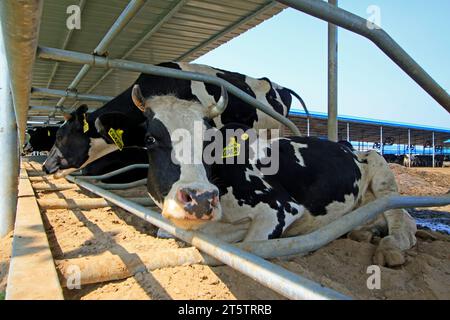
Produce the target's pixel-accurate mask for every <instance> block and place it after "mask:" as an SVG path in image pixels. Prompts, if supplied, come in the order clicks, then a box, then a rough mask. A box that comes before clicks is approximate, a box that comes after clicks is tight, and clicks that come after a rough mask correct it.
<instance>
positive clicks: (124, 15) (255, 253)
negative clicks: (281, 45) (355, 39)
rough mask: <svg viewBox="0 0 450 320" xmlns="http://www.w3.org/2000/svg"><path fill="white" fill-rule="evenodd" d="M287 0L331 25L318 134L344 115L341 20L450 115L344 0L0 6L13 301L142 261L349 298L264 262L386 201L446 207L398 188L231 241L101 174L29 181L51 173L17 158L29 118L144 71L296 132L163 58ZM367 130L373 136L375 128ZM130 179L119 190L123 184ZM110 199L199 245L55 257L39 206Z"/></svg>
mask: <svg viewBox="0 0 450 320" xmlns="http://www.w3.org/2000/svg"><path fill="white" fill-rule="evenodd" d="M286 7H292V8H294V9H297V10H299V11H301V12H303V13H305V14H308V15H312V16H314V17H316V18H318V19H321V20H324V21H326V22H327V23H328V24H329V34H328V43H329V79H328V81H329V82H328V83H329V86H328V88H329V106H328V114H327V118H326V119H327V120H326V121H327V123H326V126H325V122H324V121H325V118H323V117H322V118H320V119H321V121H322V122H321V123H320V125H319V122H317V123H316V124H314V123H313V122H314V121H316V120H317V121H319V117H317V116H316V117H315V116H314V115H312V116H311V118H310V119H309V121H311V123H310V126H312V127H310V129H309V130H313V131H317V132H319V131H320V135H322V133H323V134H324V133H325V128H326V129H327V130H326V132H327V136H328V138H329V139H330V140H333V141H336V140H337V138H338V135H339V136H341V135H342V133H341V130H340V129H341V128H340V126H341V124H340V125H339V126H338V118H337V113H338V109H337V89H336V88H337V87H336V86H337V37H336V32H337V29H338V27H340V28H344V29H347V30H350V31H352V32H355V33H357V34H359V35H361V36H363V37H366V38H368V39H369V40H371V41H373V42H374V43H375V44H376V45H377V46H378V47H379V48H380V49H381V50H382V51H383V52H385V53H386V54H387V55H388V56H389V57H390V58H391V59H392V60H393V61H394V62H395V63H396V64H397V65H398V66H399V67H400V68H401V69H402V70H403V71H404V72H406V73H407V74H408V75H409V76H410V77H411V78H413V79H414V80H415V81H416V82H417V83H418V85H419V86H420V87H422V88H423V89H424V90H425V91H426V92H427V93H429V94H430V95H431V96H432V97H433V98H434V99H435V100H436V101H437V102H438V103H439V104H440V105H442V107H443V108H445V109H446V110H447V111H449V112H450V97H449V95H448V93H447V92H446V91H445V90H444V89H443V88H442V87H440V86H439V84H437V83H436V82H435V81H434V80H433V79H432V78H431V77H430V76H429V75H428V74H427V73H426V72H425V70H423V69H422V68H421V66H420V65H419V64H418V63H416V62H415V61H414V60H413V59H412V58H411V57H410V56H409V55H408V54H407V53H406V52H405V51H404V50H403V49H402V48H401V47H400V46H399V45H398V44H397V43H396V42H395V41H394V40H393V39H392V38H391V37H390V36H389V35H388V34H387V33H386V32H385V31H383V30H382V29H381V28H368V27H367V21H366V20H365V19H363V18H361V17H359V16H356V15H354V14H351V13H350V12H347V11H345V10H343V9H340V8H339V7H338V6H337V1H336V0H330V1H329V2H328V3H327V2H325V1H321V0H280V1H267V0H248V1H240V0H230V1H219V0H171V1H166V0H164V1H163V0H156V1H145V0H130V1H129V0H95V1H87V0H79V1H73V0H45V1H43V0H17V1H15V0H14V1H13V0H7V1H1V2H0V19H1V29H2V35H3V39H2V41H1V44H0V45H1V48H0V49H1V51H2V52H3V53H4V54H2V55H0V57H1V59H2V61H1V68H0V69H1V70H8V72H2V74H1V75H0V113H1V114H2V118H1V120H0V121H1V123H0V128H1V130H0V148H1V154H2V157H3V158H2V160H3V161H2V170H0V174H1V177H0V179H1V181H2V184H1V185H0V236H4V235H5V234H7V233H8V232H10V231H11V230H12V229H13V227H14V240H13V249H12V257H11V264H10V270H9V276H8V286H7V291H6V298H7V299H63V298H64V297H63V294H62V286H68V285H69V283H68V281H69V280H68V278H67V277H65V276H67V275H68V276H69V278H70V275H71V271H70V270H72V269H71V266H73V265H77V266H78V267H80V268H84V269H83V270H82V271H83V272H82V274H81V279H78V280H80V281H81V283H83V284H86V283H96V282H101V281H111V280H114V279H123V278H125V277H129V276H132V275H134V274H136V273H138V272H141V271H142V269H141V266H142V265H144V267H145V268H146V269H147V270H153V269H158V268H164V267H174V266H180V265H192V264H205V265H212V266H216V265H222V264H225V265H228V266H230V267H232V268H233V269H235V270H237V271H239V272H241V273H242V274H244V275H246V276H248V277H250V278H251V279H253V280H255V281H256V282H258V283H260V284H261V285H263V286H266V287H268V288H270V289H272V290H274V291H275V292H277V293H278V294H280V295H282V296H284V297H287V298H290V299H348V296H346V295H344V294H342V293H340V292H337V291H335V290H332V289H329V288H326V287H324V286H323V285H321V284H319V283H316V282H313V281H311V280H309V279H307V278H305V277H303V276H300V275H299V274H296V273H294V272H291V271H289V270H287V269H286V268H283V267H281V266H280V265H278V264H275V263H273V262H271V261H268V260H267V259H273V258H277V257H285V256H290V255H293V254H305V253H307V252H310V251H314V250H316V249H318V248H320V247H322V246H324V245H325V244H327V243H329V242H330V241H332V240H334V239H337V238H338V237H340V236H342V235H343V234H346V233H347V232H349V231H350V230H353V229H354V228H355V227H357V226H359V225H362V224H363V223H365V222H367V221H369V220H370V219H373V218H374V217H376V216H377V215H378V214H380V213H381V212H383V211H385V210H387V209H393V208H405V207H429V206H441V205H447V204H450V197H449V196H429V197H406V196H390V197H386V198H380V199H378V200H376V201H374V202H372V203H370V204H368V205H367V206H363V207H361V208H359V209H357V210H356V211H354V212H352V213H349V214H348V215H346V216H345V217H344V218H342V219H339V220H336V221H335V222H334V223H333V224H332V225H329V226H326V227H324V228H322V229H320V230H318V231H316V232H314V233H311V234H308V235H305V236H299V237H292V238H284V239H277V240H265V241H257V242H250V243H238V244H235V245H232V244H228V243H225V242H223V241H220V240H218V239H216V238H215V237H212V236H209V235H205V234H202V233H201V232H194V231H187V230H184V229H180V228H177V227H175V226H174V225H173V224H171V223H170V222H169V221H168V220H166V219H164V218H163V217H162V216H161V214H160V213H159V212H158V211H156V209H155V207H149V199H148V198H145V199H142V198H138V199H135V198H133V199H132V198H126V197H124V196H120V195H119V194H117V193H114V192H112V191H110V190H107V188H106V186H105V185H103V184H99V183H96V182H94V181H92V180H93V179H92V178H93V177H84V176H80V174H79V173H76V172H75V173H73V174H71V175H68V176H67V177H66V183H65V184H64V183H62V184H61V183H56V182H54V181H53V182H51V183H49V184H46V185H37V184H33V183H32V182H36V181H40V182H42V181H45V179H46V178H45V177H44V178H43V177H42V174H41V173H42V172H40V168H39V167H37V166H36V165H35V164H30V163H27V160H26V159H20V156H19V154H20V149H21V147H22V146H23V143H24V142H25V130H26V128H27V126H31V127H33V126H39V125H49V124H57V123H58V122H59V121H61V120H63V118H62V117H61V114H62V112H67V111H70V110H72V109H73V108H74V107H76V106H77V105H79V104H81V103H84V102H87V103H88V104H89V107H90V108H91V109H95V108H98V107H100V106H101V105H103V104H104V103H105V102H107V101H109V100H111V99H112V98H114V97H115V96H116V95H118V94H119V93H120V92H121V91H123V90H124V89H125V88H127V87H128V86H129V85H130V84H131V83H133V81H134V80H135V79H136V77H137V76H138V74H139V73H140V72H143V73H148V74H155V75H162V76H165V77H173V78H177V79H187V80H195V81H201V82H205V83H209V84H214V85H217V86H221V87H223V88H224V90H226V91H228V92H229V93H231V94H232V95H234V96H236V97H239V98H240V99H242V100H243V101H245V102H247V103H248V104H250V105H252V106H253V107H255V108H256V109H258V110H260V111H262V112H264V113H266V114H268V115H269V116H271V117H272V118H274V119H276V120H277V121H279V122H281V123H282V124H284V125H285V126H286V127H288V128H289V129H290V130H291V131H292V132H293V133H294V134H297V135H299V134H300V131H299V129H298V128H297V126H296V125H295V123H294V122H295V119H294V122H292V121H290V120H289V119H287V118H285V117H283V116H281V115H280V114H278V113H276V112H274V111H273V110H272V109H270V108H268V106H267V105H265V104H264V103H261V102H260V101H258V100H256V99H255V98H253V97H252V96H250V95H248V94H247V93H246V92H244V91H243V90H240V89H239V88H237V87H235V86H233V85H232V84H230V83H229V82H227V81H225V80H223V79H221V78H218V77H215V76H211V75H207V74H200V73H195V72H186V71H181V70H172V69H169V68H164V67H158V66H155V64H157V63H160V62H163V61H186V62H189V61H192V60H194V59H196V58H197V57H199V56H201V55H203V54H205V53H207V52H209V51H211V50H212V49H214V48H216V47H218V46H220V45H221V44H223V43H225V42H227V41H229V40H231V39H233V38H234V37H236V36H238V35H239V34H242V33H243V32H245V31H247V30H249V29H251V28H252V27H254V26H256V25H258V24H259V23H261V22H263V21H264V20H266V19H268V18H270V17H272V16H274V15H276V14H277V13H279V12H280V11H281V10H283V9H284V8H286ZM77 19H79V21H77ZM348 122H350V120H348ZM352 126H353V124H352ZM354 126H355V129H356V128H358V130H362V129H363V127H364V126H365V124H361V123H355V124H354ZM369 127H370V128H372V126H368V128H369ZM386 130H389V129H388V128H386ZM402 130H404V129H402ZM388 132H389V131H388ZM371 134H373V136H374V138H375V133H373V132H372V133H371ZM388 134H390V133H388ZM435 134H436V135H437V136H436V139H437V140H439V139H443V136H444V135H443V136H441V135H440V132H438V131H436V132H435ZM392 135H393V134H392ZM365 139H367V138H365ZM402 141H403V142H404V140H402ZM439 141H440V140H439ZM144 168H146V167H145V166H144ZM147 168H148V166H147ZM129 169H130V168H122V169H119V170H116V171H114V172H111V173H110V174H106V175H103V176H101V177H98V176H97V177H94V178H97V179H98V178H105V177H111V176H114V175H115V174H118V173H123V172H127V170H129ZM41 179H44V180H41ZM47 182H48V181H47ZM75 185H76V186H77V187H79V188H81V189H83V190H84V191H88V192H89V195H95V196H96V197H97V198H92V199H91V198H89V199H78V198H74V199H66V198H64V199H56V200H63V201H56V200H55V201H47V202H45V201H40V199H37V198H36V191H37V190H40V191H46V192H47V191H51V192H57V195H58V194H59V195H60V192H62V191H63V190H66V189H71V188H73V187H74V186H75ZM127 186H128V187H129V186H130V185H127ZM127 186H123V185H122V186H115V187H117V188H118V189H120V188H122V189H123V188H124V187H127ZM110 189H113V188H110ZM106 206H117V207H120V208H121V209H123V210H125V211H126V212H127V214H129V215H130V216H131V215H134V216H137V217H138V218H140V219H141V220H145V221H147V222H149V223H150V224H152V225H154V226H156V227H158V228H160V229H162V230H164V231H165V232H167V233H170V234H172V235H174V236H175V237H177V238H178V239H179V240H182V241H184V242H185V243H187V244H190V245H192V246H191V247H187V248H178V249H170V250H169V249H167V250H159V251H157V252H150V253H149V252H146V253H143V254H142V255H140V254H137V253H132V252H131V253H130V252H127V251H126V250H125V248H123V247H119V246H116V247H115V249H114V251H113V252H111V254H110V255H109V256H108V253H106V256H103V255H100V256H96V257H93V258H92V259H91V260H90V259H89V257H88V258H87V259H84V260H77V261H73V260H72V261H54V260H53V256H52V252H51V250H50V248H49V241H48V238H49V235H48V234H46V231H47V232H50V230H46V229H45V228H44V223H43V217H42V216H41V211H40V210H45V209H46V208H47V209H48V208H55V207H57V208H66V209H67V208H84V209H87V208H102V207H106ZM90 227H91V228H92V229H95V228H97V227H96V226H95V224H90ZM102 258H105V259H106V260H102ZM105 261H106V262H105ZM55 264H56V265H57V266H58V272H59V273H62V275H63V277H62V278H61V274H59V273H58V272H57V270H56V268H55ZM111 272H112V274H111ZM66 280H67V281H66Z"/></svg>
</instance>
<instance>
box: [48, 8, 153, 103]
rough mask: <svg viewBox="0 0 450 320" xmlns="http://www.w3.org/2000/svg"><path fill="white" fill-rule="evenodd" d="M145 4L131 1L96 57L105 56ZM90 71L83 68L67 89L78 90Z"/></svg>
mask: <svg viewBox="0 0 450 320" xmlns="http://www.w3.org/2000/svg"><path fill="white" fill-rule="evenodd" d="M144 4H145V0H131V1H130V3H128V5H127V7H126V8H125V9H124V10H123V12H122V13H121V14H120V16H119V18H117V20H116V21H115V22H114V24H113V25H112V26H111V28H110V29H109V30H108V32H107V33H106V35H105V36H104V37H103V39H102V40H101V41H100V43H99V44H98V45H97V47H96V48H95V49H94V54H95V55H99V56H101V55H103V54H105V52H106V50H107V48H108V46H109V45H110V44H111V42H112V41H113V40H114V38H115V37H116V36H117V35H118V34H119V33H120V32H121V31H122V30H123V29H124V28H125V26H126V25H127V24H128V22H130V21H131V19H132V18H133V17H134V16H135V15H136V13H137V12H138V11H139V9H141V7H142V6H143V5H144ZM90 69H91V66H90V65H88V64H85V65H84V66H83V67H82V68H81V70H80V72H78V74H77V75H76V76H75V79H73V80H72V82H71V83H70V84H69V87H68V88H67V89H69V90H73V89H76V87H77V86H78V84H79V83H80V82H81V80H83V78H84V77H85V76H86V74H87V73H88V72H89V70H90ZM64 101H66V97H62V98H61V99H59V101H58V103H57V104H56V106H57V107H61V106H62V105H63V103H64Z"/></svg>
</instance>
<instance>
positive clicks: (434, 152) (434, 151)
mask: <svg viewBox="0 0 450 320" xmlns="http://www.w3.org/2000/svg"><path fill="white" fill-rule="evenodd" d="M432 139H433V168H434V167H435V164H434V158H435V157H434V156H435V154H436V150H435V149H434V131H433V134H432Z"/></svg>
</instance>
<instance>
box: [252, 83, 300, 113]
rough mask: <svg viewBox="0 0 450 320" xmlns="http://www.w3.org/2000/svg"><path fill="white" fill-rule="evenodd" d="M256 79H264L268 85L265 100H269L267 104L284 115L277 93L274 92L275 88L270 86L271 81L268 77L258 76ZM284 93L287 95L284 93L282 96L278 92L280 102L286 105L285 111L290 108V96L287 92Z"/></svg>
mask: <svg viewBox="0 0 450 320" xmlns="http://www.w3.org/2000/svg"><path fill="white" fill-rule="evenodd" d="M258 80H260V81H266V82H267V83H268V84H269V86H270V90H269V91H268V92H267V93H266V99H267V102H269V104H270V105H271V106H272V108H273V109H274V110H275V111H276V112H278V113H280V114H282V115H285V112H284V110H283V105H282V104H281V103H280V101H278V100H277V94H276V92H275V89H274V88H273V86H272V82H271V81H270V80H269V79H268V78H265V77H264V78H260V79H258ZM286 93H287V95H286V94H284V95H283V96H281V94H280V97H281V100H282V102H283V103H284V104H285V105H286V107H287V111H289V108H290V106H291V102H292V97H291V95H290V94H289V92H287V91H286ZM287 111H286V112H287Z"/></svg>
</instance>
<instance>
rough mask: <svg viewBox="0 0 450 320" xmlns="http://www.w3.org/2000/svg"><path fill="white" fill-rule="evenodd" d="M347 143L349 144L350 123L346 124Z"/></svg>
mask: <svg viewBox="0 0 450 320" xmlns="http://www.w3.org/2000/svg"><path fill="white" fill-rule="evenodd" d="M347 141H348V142H350V123H348V122H347Z"/></svg>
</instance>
